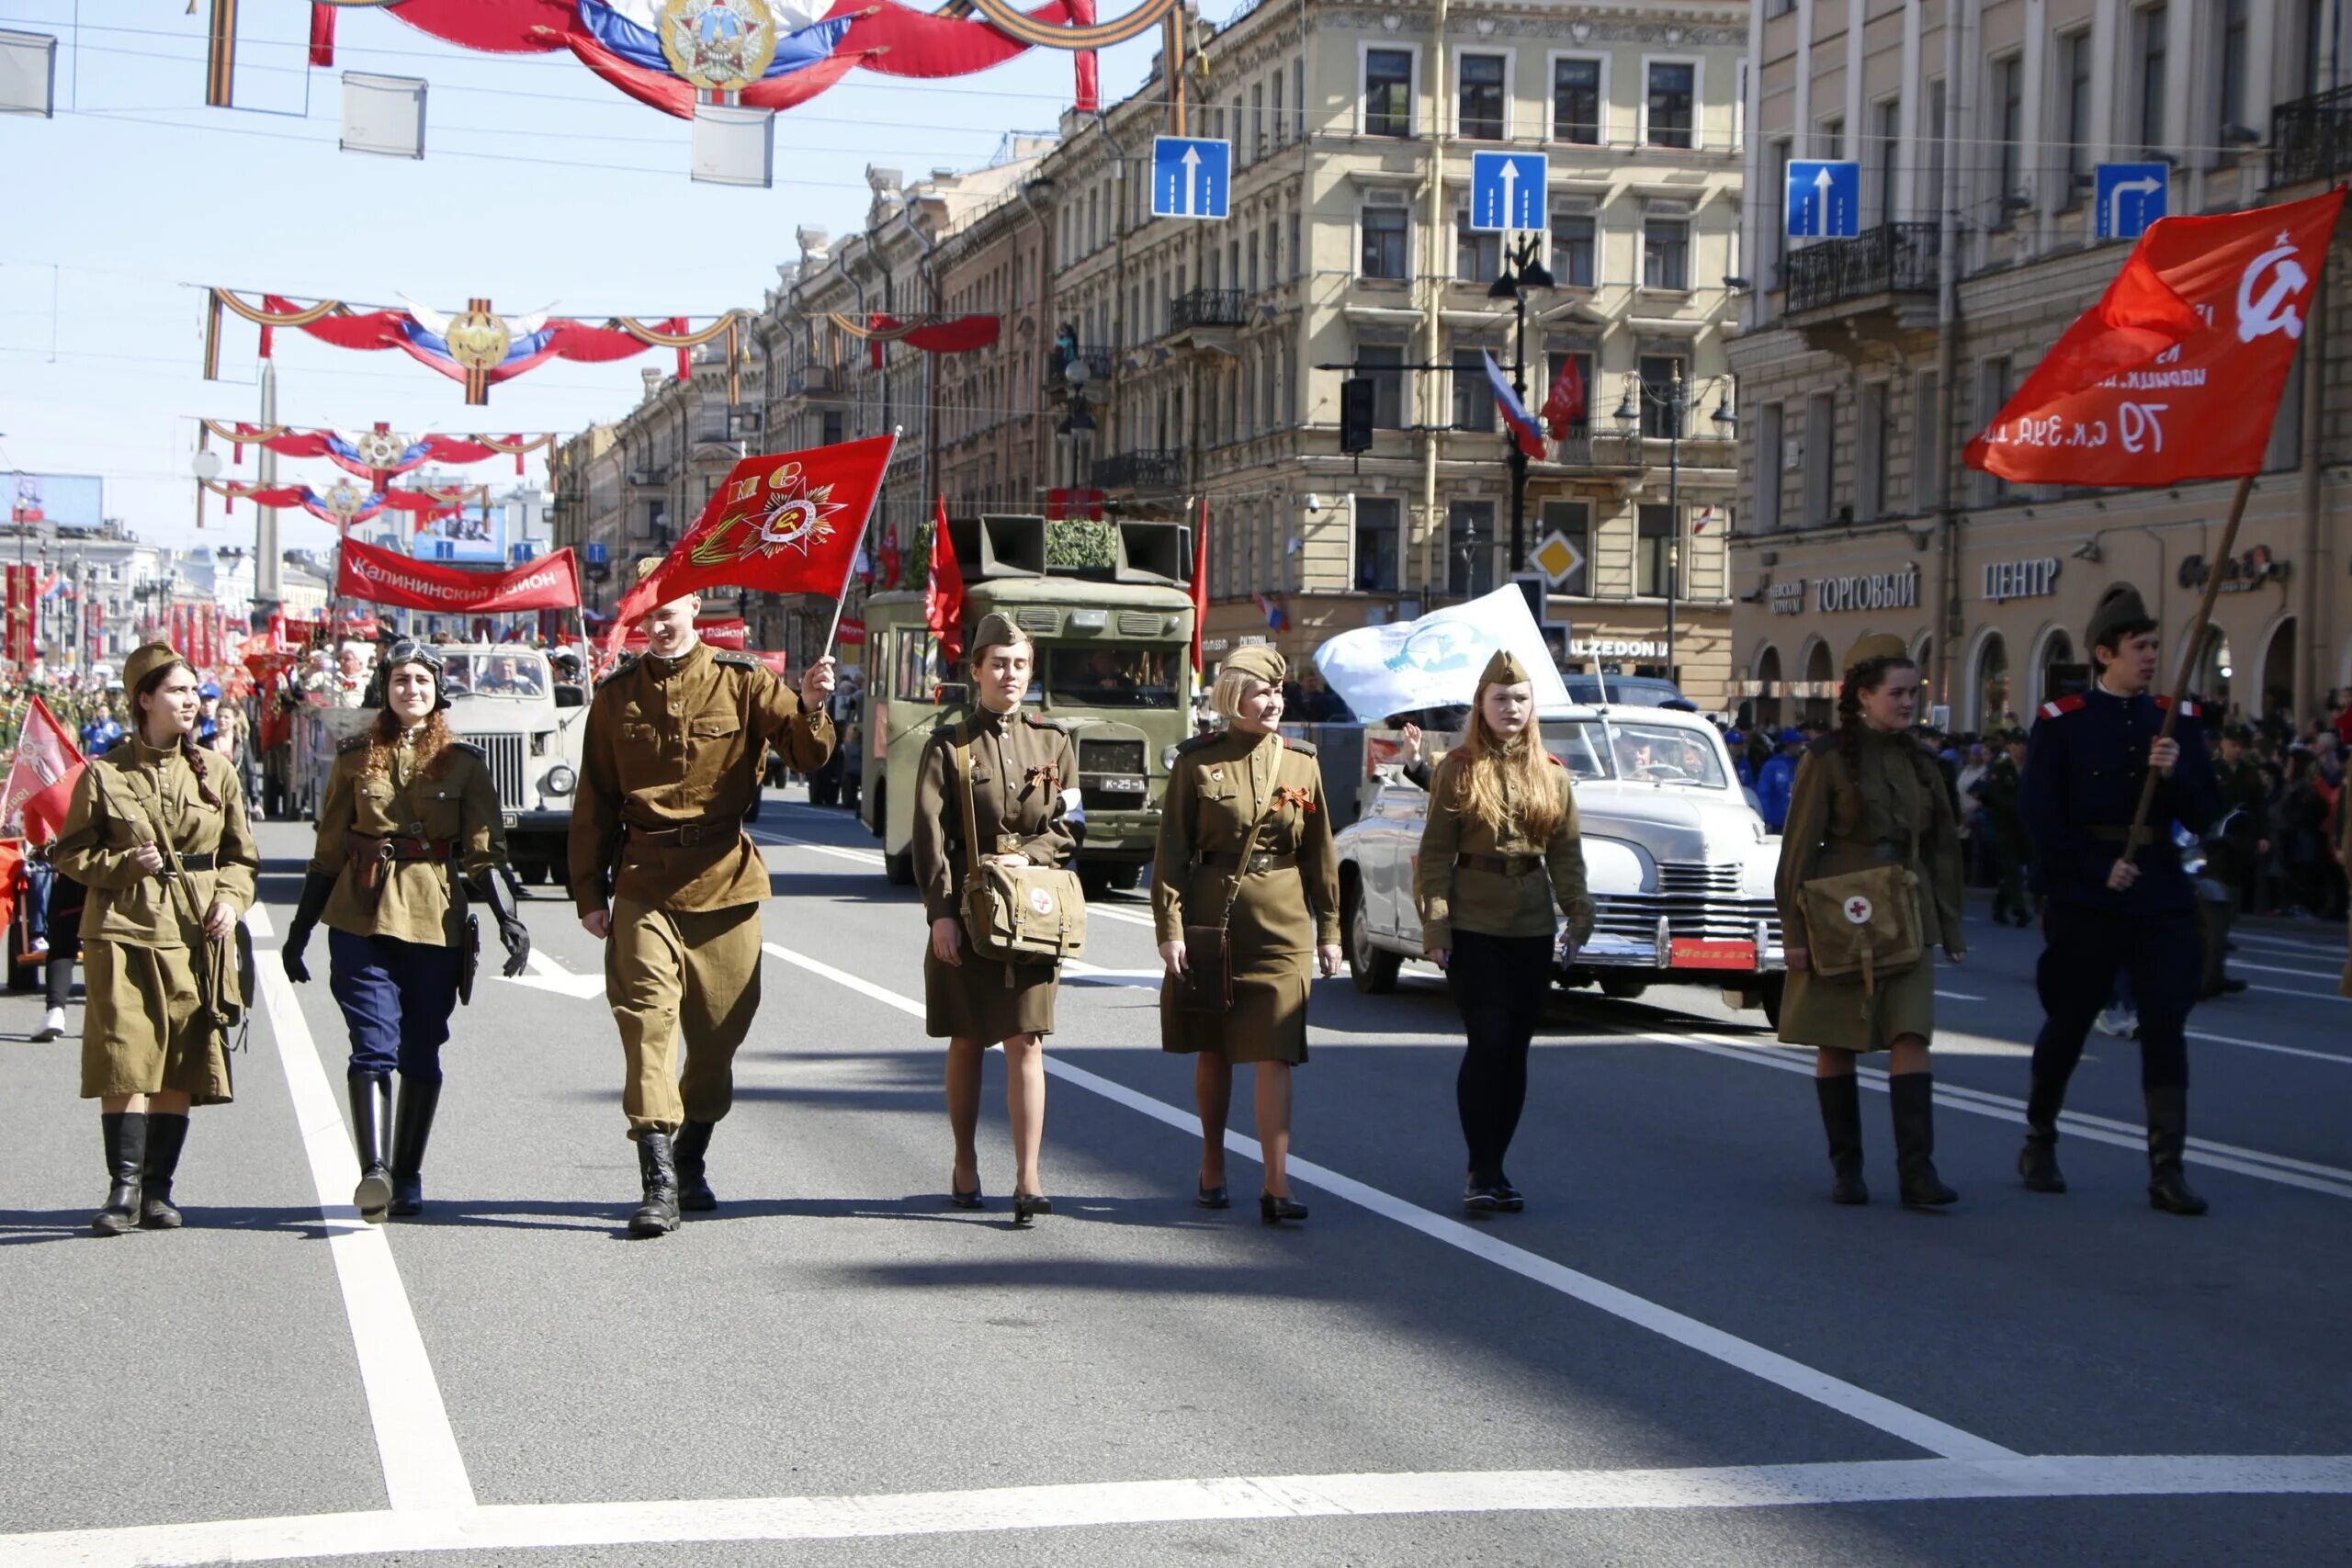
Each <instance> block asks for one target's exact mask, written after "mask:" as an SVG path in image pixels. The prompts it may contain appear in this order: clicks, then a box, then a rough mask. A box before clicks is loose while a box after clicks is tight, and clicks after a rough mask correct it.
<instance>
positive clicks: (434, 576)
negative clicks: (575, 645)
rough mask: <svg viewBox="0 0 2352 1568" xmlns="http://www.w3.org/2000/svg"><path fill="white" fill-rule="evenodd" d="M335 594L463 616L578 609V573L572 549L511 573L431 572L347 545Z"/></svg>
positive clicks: (439, 568)
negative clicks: (507, 611)
mask: <svg viewBox="0 0 2352 1568" xmlns="http://www.w3.org/2000/svg"><path fill="white" fill-rule="evenodd" d="M341 555H342V564H341V566H340V567H339V568H338V569H337V570H336V572H335V583H334V591H335V592H336V593H338V594H340V595H342V596H344V597H345V598H351V599H364V600H366V601H367V602H368V603H369V604H396V605H404V606H406V607H407V608H409V609H412V610H438V611H441V612H443V613H445V614H451V615H464V614H469V613H473V612H484V613H486V612H489V611H492V610H561V609H569V608H570V607H571V606H572V605H575V604H579V603H580V570H579V567H578V565H577V563H576V561H575V559H574V558H573V556H572V554H571V550H570V549H568V548H567V549H560V550H557V551H554V552H553V553H552V554H549V555H545V556H542V557H540V558H538V559H537V560H535V561H526V562H525V563H524V564H523V565H521V566H518V567H516V568H515V570H512V571H469V570H466V569H465V568H463V567H456V566H432V565H428V564H427V563H425V562H424V561H421V560H413V559H412V558H409V557H407V556H404V555H401V554H399V553H398V552H396V551H393V550H379V549H378V548H377V547H375V546H373V545H363V544H361V543H360V542H359V541H358V540H356V539H345V540H344V542H343V549H342V551H341Z"/></svg>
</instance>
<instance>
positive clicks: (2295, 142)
mask: <svg viewBox="0 0 2352 1568" xmlns="http://www.w3.org/2000/svg"><path fill="white" fill-rule="evenodd" d="M2347 169H2352V87H2337V88H2335V89H2333V90H2331V91H2329V92H2324V93H2316V94H2313V95H2312V96H2310V97H2308V98H2297V99H2296V100H2295V101H2294V102H2292V103H2290V104H2280V105H2279V106H2278V107H2277V108H2275V109H2272V110H2271V111H2270V183H2271V185H2272V186H2292V185H2301V184H2304V183H2305V182H2307V181H2310V180H2324V179H2327V178H2329V177H2331V176H2332V175H2339V174H2342V173H2343V172H2345V171H2346V170H2347Z"/></svg>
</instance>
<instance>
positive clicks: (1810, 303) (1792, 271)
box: [1781, 223, 1939, 315]
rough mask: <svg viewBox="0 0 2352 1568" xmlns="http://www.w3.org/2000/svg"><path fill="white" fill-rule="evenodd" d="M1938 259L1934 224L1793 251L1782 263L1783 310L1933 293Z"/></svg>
mask: <svg viewBox="0 0 2352 1568" xmlns="http://www.w3.org/2000/svg"><path fill="white" fill-rule="evenodd" d="M1938 254H1939V250H1938V231H1937V226H1936V225H1935V224H1933V223H1882V224H1880V225H1879V226H1878V227H1877V228H1875V229H1865V230H1863V231H1861V232H1860V233H1859V234H1857V235H1855V236H1854V237H1853V238H1852V239H1850V240H1826V241H1824V242H1823V243H1820V244H1817V245H1807V246H1806V247H1805V248H1804V249H1803V250H1800V251H1791V252H1790V253H1789V254H1788V255H1787V256H1786V257H1784V258H1783V259H1782V260H1781V290H1782V297H1781V309H1782V310H1785V311H1787V312H1789V313H1790V314H1792V315H1794V314H1796V313H1798V312H1800V311H1804V310H1826V309H1828V308H1830V307H1832V306H1837V305H1848V304H1852V303H1854V302H1856V301H1858V300H1864V299H1876V298H1877V297H1878V296H1880V295H1883V294H1933V293H1934V292H1935V291H1936V284H1937V276H1936V258H1937V255H1938Z"/></svg>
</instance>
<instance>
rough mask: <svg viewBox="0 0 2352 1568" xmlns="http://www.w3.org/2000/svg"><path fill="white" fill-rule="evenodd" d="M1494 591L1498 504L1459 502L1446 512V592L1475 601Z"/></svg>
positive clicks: (1450, 506)
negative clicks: (1496, 507)
mask: <svg viewBox="0 0 2352 1568" xmlns="http://www.w3.org/2000/svg"><path fill="white" fill-rule="evenodd" d="M1494 590H1495V503H1494V502H1491V501H1457V502H1453V503H1452V504H1451V505H1449V506H1448V507H1447V508H1446V509H1445V591H1446V592H1448V593H1450V594H1452V595H1453V596H1454V597H1455V598H1457V599H1475V598H1476V597H1477V596H1478V595H1479V594H1481V593H1491V592H1494Z"/></svg>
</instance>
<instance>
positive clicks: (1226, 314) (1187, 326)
mask: <svg viewBox="0 0 2352 1568" xmlns="http://www.w3.org/2000/svg"><path fill="white" fill-rule="evenodd" d="M1249 319H1250V297H1249V295H1247V294H1245V293H1244V292H1242V291H1241V290H1240V289H1238V288H1195V289H1193V291H1192V292H1191V293H1190V294H1180V295H1178V296H1177V297H1176V299H1174V300H1173V301H1171V302H1170V305H1169V307H1168V330H1169V331H1170V332H1177V333H1182V332H1190V331H1192V330H1193V329H1194V328H1196V327H1238V326H1240V325H1242V324H1243V323H1244V322H1246V321H1249Z"/></svg>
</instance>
